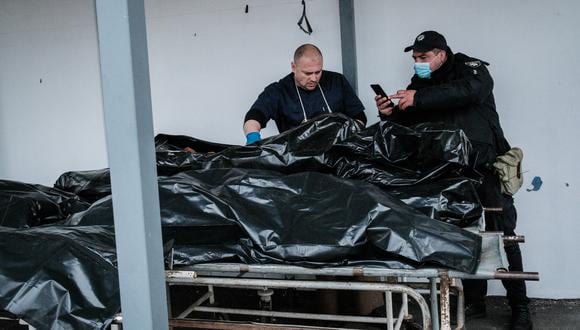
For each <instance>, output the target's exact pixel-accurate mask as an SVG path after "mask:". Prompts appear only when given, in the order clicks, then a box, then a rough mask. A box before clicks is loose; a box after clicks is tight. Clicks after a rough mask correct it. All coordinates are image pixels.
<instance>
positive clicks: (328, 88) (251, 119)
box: [244, 44, 367, 144]
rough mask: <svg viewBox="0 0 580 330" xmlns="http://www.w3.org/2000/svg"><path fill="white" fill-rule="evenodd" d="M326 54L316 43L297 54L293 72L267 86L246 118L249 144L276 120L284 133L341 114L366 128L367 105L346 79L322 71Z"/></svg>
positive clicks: (304, 47)
mask: <svg viewBox="0 0 580 330" xmlns="http://www.w3.org/2000/svg"><path fill="white" fill-rule="evenodd" d="M322 62H323V60H322V53H321V52H320V49H318V47H316V46H314V45H312V44H304V45H302V46H300V47H298V49H296V51H295V52H294V60H293V62H292V64H291V68H292V73H290V74H288V75H287V76H286V77H284V78H282V79H281V80H280V81H278V82H275V83H272V84H270V85H269V86H267V87H266V88H265V89H264V91H263V92H262V93H261V94H260V95H259V96H258V99H257V100H256V102H254V104H253V105H252V107H251V108H250V110H249V111H248V112H247V113H246V117H245V119H244V134H245V135H246V144H251V143H253V142H255V141H258V140H260V130H261V129H262V128H264V127H266V124H267V122H268V121H269V120H270V119H273V120H274V121H275V122H276V125H277V127H278V131H279V132H280V133H282V132H284V131H286V130H288V129H290V128H293V127H296V126H298V125H300V124H301V123H303V122H305V121H306V120H309V119H312V118H314V117H316V116H319V115H321V114H325V113H332V112H340V113H343V114H345V115H347V116H349V117H351V118H354V119H356V120H357V121H358V122H359V123H361V125H362V126H364V125H365V124H366V121H367V118H366V116H365V114H364V106H363V104H362V102H361V101H360V100H359V98H358V97H357V96H356V94H355V93H354V90H353V89H352V87H351V86H350V84H349V83H348V81H347V80H346V78H345V77H344V76H343V75H342V74H340V73H336V72H331V71H323V70H322Z"/></svg>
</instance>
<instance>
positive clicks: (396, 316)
mask: <svg viewBox="0 0 580 330" xmlns="http://www.w3.org/2000/svg"><path fill="white" fill-rule="evenodd" d="M481 236H482V253H481V261H480V263H479V266H478V268H477V270H476V272H475V273H474V274H468V273H464V272H459V271H455V270H450V269H444V268H421V269H412V270H408V269H389V268H384V267H376V266H373V267H365V266H355V267H352V266H351V267H323V268H306V267H299V266H291V265H248V264H222V263H208V264H197V265H194V266H190V267H186V268H182V269H175V270H168V271H166V283H167V285H168V289H169V287H170V286H179V285H187V286H203V287H207V292H206V293H205V294H204V295H202V297H200V298H198V299H197V300H196V301H195V302H193V303H192V304H191V305H190V306H189V307H188V308H186V309H185V310H184V311H183V312H182V313H180V314H179V315H178V316H177V317H173V318H172V317H170V322H169V324H170V327H174V326H175V327H176V326H201V327H203V328H206V329H242V328H251V329H264V328H268V329H288V326H285V325H280V324H267V325H265V324H262V325H260V324H257V323H251V324H250V323H240V322H236V323H230V322H219V321H211V320H203V319H192V318H188V316H189V315H190V314H191V313H193V312H214V313H225V314H237V315H253V316H260V317H262V319H263V320H264V319H265V318H268V317H281V318H286V319H294V318H296V319H308V320H323V321H324V320H332V321H345V322H357V323H358V322H360V323H373V324H384V325H385V326H386V329H388V330H397V329H400V328H401V326H402V324H403V321H404V320H408V319H410V318H411V316H410V315H409V308H408V302H409V299H412V300H414V301H415V302H416V303H417V305H418V306H419V310H420V311H421V317H420V319H421V324H422V327H423V329H433V330H440V329H441V330H450V329H451V328H452V327H451V314H450V313H451V308H450V294H451V293H453V294H455V295H456V296H457V317H456V321H457V322H456V326H455V327H454V329H464V328H465V317H464V308H463V307H464V297H463V288H462V286H461V281H460V280H461V279H482V280H516V279H517V280H534V281H537V280H539V275H538V273H535V272H509V271H507V268H508V267H507V259H506V255H505V250H504V245H503V243H504V241H515V242H521V241H523V237H522V236H517V237H503V236H502V233H500V232H487V233H481ZM321 275H322V276H333V277H335V278H337V279H339V278H348V280H345V281H339V280H333V281H328V280H297V279H279V278H280V277H285V276H313V277H316V276H321ZM351 277H355V278H357V279H358V278H360V279H369V278H373V279H376V278H378V279H380V280H378V281H377V280H375V281H374V282H368V281H360V280H354V281H353V280H350V278H351ZM214 287H226V288H244V289H255V290H258V295H259V296H260V299H261V300H260V301H261V303H262V305H263V306H266V308H263V309H262V310H249V309H240V308H225V307H213V306H206V305H205V306H204V304H206V303H209V304H210V305H211V304H213V303H214V302H215V295H214ZM273 288H294V289H315V290H318V289H329V290H353V291H376V292H382V293H384V295H385V308H386V311H385V312H386V317H373V316H354V315H335V314H320V313H295V312H280V311H272V310H271V308H268V305H269V306H270V307H271V300H272V294H273V291H272V289H273ZM167 292H168V302H169V300H170V296H169V292H170V291H169V290H167ZM422 293H429V296H430V299H429V303H427V301H426V300H425V298H424V297H423V296H422ZM393 294H400V295H401V302H402V304H401V306H400V307H399V310H398V311H395V310H394V307H395V306H394V304H393ZM168 305H169V306H170V307H171V304H168ZM169 314H170V315H172V313H171V308H170V310H169ZM290 328H292V329H296V328H300V329H303V328H309V329H312V327H302V326H301V327H290ZM318 328H320V327H318ZM326 329H328V328H326Z"/></svg>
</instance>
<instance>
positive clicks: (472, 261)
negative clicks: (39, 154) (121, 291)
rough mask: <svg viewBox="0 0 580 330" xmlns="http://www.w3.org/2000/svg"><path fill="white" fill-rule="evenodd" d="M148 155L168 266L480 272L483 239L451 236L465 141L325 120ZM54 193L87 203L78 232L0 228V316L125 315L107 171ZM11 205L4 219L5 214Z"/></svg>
mask: <svg viewBox="0 0 580 330" xmlns="http://www.w3.org/2000/svg"><path fill="white" fill-rule="evenodd" d="M156 152H157V169H158V173H159V174H160V175H162V176H160V177H159V181H158V182H159V194H160V203H161V219H162V231H163V239H164V243H165V247H166V248H170V247H173V249H172V250H173V251H174V253H172V254H171V256H172V258H171V259H170V262H171V264H170V265H171V266H172V265H188V264H192V263H199V262H216V261H221V262H223V261H226V262H232V261H235V262H246V263H274V264H275V263H288V264H298V265H305V266H311V267H319V266H325V265H381V266H387V267H401V268H403V267H404V268H413V267H421V266H425V265H434V266H442V267H447V268H451V269H457V270H461V271H465V272H473V271H474V270H475V268H476V266H477V264H478V261H479V257H480V254H479V253H480V244H481V238H480V237H479V236H478V235H475V234H472V233H470V232H468V231H465V230H463V229H461V228H459V227H458V226H464V225H467V224H469V223H470V222H471V221H473V220H475V219H478V218H479V216H481V211H482V210H481V205H479V201H478V199H477V196H476V194H475V193H474V188H473V181H472V180H470V179H467V178H465V177H464V174H465V173H466V172H467V170H468V168H467V167H466V166H467V164H468V155H469V153H470V144H469V141H467V139H466V138H465V135H464V134H463V133H462V132H461V131H449V130H442V129H439V128H437V127H427V126H421V127H416V128H414V129H411V128H405V127H402V126H397V125H395V124H392V123H389V122H381V123H380V124H376V125H373V126H371V127H369V128H366V129H364V130H362V131H361V130H359V129H358V127H357V125H356V123H355V122H354V121H353V120H351V119H349V118H347V117H344V116H342V115H340V114H334V115H328V116H323V117H321V118H319V119H317V120H313V121H309V122H307V123H305V124H303V125H301V126H299V127H297V128H295V129H292V130H289V131H287V132H285V133H283V134H280V135H277V136H273V137H270V138H267V139H264V140H262V141H260V142H259V143H257V144H255V145H252V146H227V145H220V144H215V143H211V142H207V141H202V140H197V139H194V138H189V137H184V136H168V135H158V136H157V137H156ZM13 184H14V183H13ZM55 186H56V187H58V188H59V189H55V191H61V190H60V189H62V190H66V191H67V192H68V193H63V196H67V197H66V198H68V197H69V196H73V197H74V198H73V200H75V201H78V199H80V200H83V201H90V202H91V203H92V205H91V206H90V207H89V208H88V209H85V207H86V206H87V204H83V205H84V206H85V207H80V208H78V209H76V210H77V211H78V210H83V211H81V212H77V213H75V214H72V215H71V216H70V217H69V218H68V219H67V222H66V223H67V224H68V225H75V226H70V227H65V226H62V225H57V224H55V225H50V226H41V227H36V228H31V229H21V230H14V229H8V228H2V227H0V257H1V260H2V264H1V265H0V292H1V296H0V304H1V308H4V309H6V310H7V311H10V312H11V313H13V314H15V315H18V316H19V317H22V318H23V319H25V320H26V321H28V322H29V323H31V324H32V325H34V326H36V327H37V328H39V329H51V328H74V329H83V328H102V327H105V326H106V324H108V323H110V321H111V319H112V317H113V315H114V313H116V312H117V311H118V309H119V305H120V304H119V300H118V291H116V290H118V289H117V282H116V281H117V274H116V270H115V253H114V234H113V232H112V227H111V226H110V225H111V224H113V212H112V200H111V197H110V189H111V186H110V179H109V175H108V170H107V169H104V170H97V171H83V172H68V173H65V174H63V175H62V176H61V177H60V178H59V179H58V180H57V183H56V184H55ZM27 189H28V190H30V187H27V186H23V189H22V190H23V192H27V191H28V190H27ZM48 189H50V188H48ZM16 190H18V189H16ZM40 190H42V191H45V190H46V189H45V188H42V189H40ZM11 194H12V196H18V195H21V194H24V193H21V192H16V193H15V192H11ZM71 194H74V195H71ZM41 195H42V194H39V195H38V196H41ZM38 196H34V198H33V199H32V200H33V203H32V204H34V203H35V202H36V200H39V199H40V198H39V197H38ZM11 198H14V197H11ZM52 198H53V197H51V198H48V200H49V201H51V202H50V203H52V204H50V203H49V205H56V207H54V206H50V207H44V206H43V207H42V209H43V210H46V209H51V210H56V211H58V212H56V213H55V212H53V211H51V212H50V214H58V215H59V216H58V217H57V218H59V219H60V218H61V217H63V216H64V215H65V214H68V213H67V212H64V211H63V210H62V208H61V209H59V207H60V205H61V203H60V201H61V200H60V199H59V198H60V197H55V198H56V201H54V200H53V199H52ZM32 204H30V205H32ZM4 205H9V206H10V205H12V204H4ZM0 206H2V205H1V204H0ZM11 207H12V206H11ZM11 207H8V208H7V207H5V206H4V207H2V208H0V214H12V213H7V212H6V210H11ZM26 207H28V206H26ZM26 207H25V208H24V209H26ZM69 213H70V212H69ZM10 218H11V219H10V221H15V220H14V218H13V216H10ZM431 218H436V219H439V220H442V221H433V220H432V219H431ZM55 219H56V218H55ZM19 221H20V220H19ZM26 221H28V220H26ZM115 221H123V219H115ZM40 223H43V222H38V221H37V222H34V223H33V224H32V225H36V224H40ZM452 224H453V225H452ZM28 225H31V224H30V223H28ZM456 225H458V226H456ZM28 245H30V248H28V247H27V246H28ZM57 311H58V312H57Z"/></svg>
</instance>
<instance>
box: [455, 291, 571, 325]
mask: <svg viewBox="0 0 580 330" xmlns="http://www.w3.org/2000/svg"><path fill="white" fill-rule="evenodd" d="M486 307H487V317H485V318H483V319H476V320H469V321H467V324H466V327H467V329H469V330H492V329H496V330H503V329H509V323H510V316H511V311H510V307H509V305H508V304H507V300H506V299H505V298H504V297H488V298H487V301H486ZM530 307H531V308H530V310H531V312H532V319H533V322H534V329H546V330H548V329H550V330H552V329H553V330H556V329H558V330H561V329H580V300H579V299H561V300H554V299H532V302H531V305H530Z"/></svg>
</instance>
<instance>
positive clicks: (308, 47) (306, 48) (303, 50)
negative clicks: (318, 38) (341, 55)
mask: <svg viewBox="0 0 580 330" xmlns="http://www.w3.org/2000/svg"><path fill="white" fill-rule="evenodd" d="M310 52H314V53H315V54H317V55H318V56H320V58H322V52H321V51H320V49H318V47H316V46H314V45H313V44H304V45H302V46H300V47H298V48H296V51H295V52H294V63H296V62H298V60H299V59H300V58H301V57H302V56H304V55H305V54H308V53H310Z"/></svg>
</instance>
